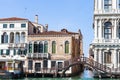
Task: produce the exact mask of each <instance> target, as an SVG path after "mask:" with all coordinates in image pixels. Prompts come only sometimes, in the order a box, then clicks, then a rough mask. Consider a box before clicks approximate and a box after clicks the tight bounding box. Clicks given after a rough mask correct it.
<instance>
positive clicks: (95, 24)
mask: <svg viewBox="0 0 120 80" xmlns="http://www.w3.org/2000/svg"><path fill="white" fill-rule="evenodd" d="M97 25H98V24H97V19H95V23H94V31H95V33H94V34H95V39H97V37H98V35H97V33H98V32H97V27H98V26H97Z"/></svg>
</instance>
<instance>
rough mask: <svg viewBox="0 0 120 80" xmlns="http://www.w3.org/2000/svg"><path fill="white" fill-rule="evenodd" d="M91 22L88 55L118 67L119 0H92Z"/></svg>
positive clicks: (119, 42)
mask: <svg viewBox="0 0 120 80" xmlns="http://www.w3.org/2000/svg"><path fill="white" fill-rule="evenodd" d="M93 22H94V23H93V29H94V39H93V42H92V43H91V45H90V56H93V58H94V60H95V61H98V62H99V63H102V64H104V65H107V66H109V67H111V68H118V67H120V0H94V21H93Z"/></svg>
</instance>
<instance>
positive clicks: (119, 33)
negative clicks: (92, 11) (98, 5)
mask: <svg viewBox="0 0 120 80" xmlns="http://www.w3.org/2000/svg"><path fill="white" fill-rule="evenodd" d="M118 35H119V39H120V22H119V24H118Z"/></svg>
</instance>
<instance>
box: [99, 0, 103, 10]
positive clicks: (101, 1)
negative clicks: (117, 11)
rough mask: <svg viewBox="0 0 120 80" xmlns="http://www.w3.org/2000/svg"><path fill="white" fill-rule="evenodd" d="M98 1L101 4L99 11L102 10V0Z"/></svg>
mask: <svg viewBox="0 0 120 80" xmlns="http://www.w3.org/2000/svg"><path fill="white" fill-rule="evenodd" d="M98 1H99V2H98V3H99V4H98V5H99V6H98V7H99V10H102V0H98Z"/></svg>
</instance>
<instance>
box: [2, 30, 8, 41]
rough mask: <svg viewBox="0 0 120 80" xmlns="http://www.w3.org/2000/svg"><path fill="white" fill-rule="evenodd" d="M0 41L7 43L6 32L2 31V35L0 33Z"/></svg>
mask: <svg viewBox="0 0 120 80" xmlns="http://www.w3.org/2000/svg"><path fill="white" fill-rule="evenodd" d="M1 37H2V38H1V43H8V35H7V33H6V32H4V33H3V35H1Z"/></svg>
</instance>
